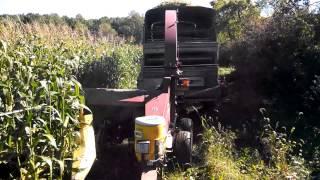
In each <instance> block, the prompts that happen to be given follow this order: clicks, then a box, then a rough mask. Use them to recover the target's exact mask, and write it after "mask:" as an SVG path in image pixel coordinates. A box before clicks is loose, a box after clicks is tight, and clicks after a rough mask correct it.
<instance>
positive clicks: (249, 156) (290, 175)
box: [165, 118, 310, 180]
mask: <svg viewBox="0 0 320 180" xmlns="http://www.w3.org/2000/svg"><path fill="white" fill-rule="evenodd" d="M263 121H268V118H265V119H264V120H263ZM269 122H270V121H269ZM269 122H267V123H266V124H265V127H266V128H265V129H264V130H263V131H262V132H261V136H262V137H263V139H267V140H268V141H267V142H268V143H267V144H266V147H270V153H271V154H270V157H271V160H270V161H269V162H268V161H266V160H265V158H263V152H262V151H261V150H259V149H258V148H257V147H241V148H239V147H238V148H237V147H236V146H235V144H234V142H235V140H236V139H237V138H238V135H237V134H236V133H235V132H234V131H231V130H228V129H224V128H223V127H222V126H221V125H220V124H219V125H218V127H211V126H205V130H204V132H203V134H202V142H201V143H200V144H199V145H198V146H197V147H196V148H195V152H194V155H195V159H200V161H197V162H195V164H194V166H193V167H192V168H189V169H187V170H186V171H183V170H181V169H179V168H177V169H176V170H175V171H174V172H168V173H167V174H166V177H165V179H170V180H171V179H174V180H183V179H218V180H220V179H228V180H229V179H230V180H239V179H240V180H241V179H243V180H250V179H252V180H254V179H307V178H310V170H309V169H308V168H307V165H306V162H305V161H304V160H303V158H302V157H301V156H300V155H297V154H295V153H294V151H293V150H294V149H296V148H297V146H296V145H297V143H296V142H294V141H292V140H290V138H289V136H287V137H284V136H283V134H282V133H279V132H278V131H277V130H276V129H274V128H272V127H271V125H270V123H269ZM269 125H270V126H269ZM289 134H290V132H289V133H288V135H289Z"/></svg>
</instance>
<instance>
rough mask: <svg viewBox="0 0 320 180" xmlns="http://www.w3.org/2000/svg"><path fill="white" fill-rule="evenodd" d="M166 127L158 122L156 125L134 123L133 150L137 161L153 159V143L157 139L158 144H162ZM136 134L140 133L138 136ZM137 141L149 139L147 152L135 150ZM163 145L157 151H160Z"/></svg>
mask: <svg viewBox="0 0 320 180" xmlns="http://www.w3.org/2000/svg"><path fill="white" fill-rule="evenodd" d="M166 133H167V131H166V127H165V125H164V123H161V124H158V125H146V124H139V123H137V122H136V123H135V152H136V157H137V160H138V161H142V160H144V161H146V160H155V158H156V156H155V153H157V152H155V144H156V141H158V142H159V143H160V144H162V145H163V144H164V141H165V137H166ZM137 134H140V137H139V136H137ZM139 141H150V145H149V152H148V154H144V157H142V156H143V154H141V153H138V152H137V151H136V145H137V143H138V142H139ZM161 148H163V146H161V147H160V148H159V151H160V153H161V151H162V149H161Z"/></svg>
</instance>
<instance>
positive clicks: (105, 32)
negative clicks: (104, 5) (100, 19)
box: [99, 22, 117, 36]
mask: <svg viewBox="0 0 320 180" xmlns="http://www.w3.org/2000/svg"><path fill="white" fill-rule="evenodd" d="M99 35H101V36H115V35H117V31H116V30H114V29H113V28H112V26H111V24H110V23H106V22H104V23H101V24H100V25H99Z"/></svg>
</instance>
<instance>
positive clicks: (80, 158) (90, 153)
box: [72, 110, 96, 180]
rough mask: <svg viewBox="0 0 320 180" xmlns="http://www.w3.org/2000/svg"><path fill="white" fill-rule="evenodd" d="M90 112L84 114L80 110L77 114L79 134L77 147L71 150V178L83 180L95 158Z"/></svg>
mask: <svg viewBox="0 0 320 180" xmlns="http://www.w3.org/2000/svg"><path fill="white" fill-rule="evenodd" d="M92 120H93V116H92V114H88V115H84V113H83V110H81V112H80V115H79V121H80V134H79V136H80V137H79V141H78V145H79V146H78V148H77V149H76V150H75V151H74V152H73V163H72V179H73V180H83V179H85V177H86V176H87V175H88V173H89V171H90V169H91V167H92V164H93V162H94V160H95V158H96V146H95V138H94V130H93V127H92V125H91V123H92Z"/></svg>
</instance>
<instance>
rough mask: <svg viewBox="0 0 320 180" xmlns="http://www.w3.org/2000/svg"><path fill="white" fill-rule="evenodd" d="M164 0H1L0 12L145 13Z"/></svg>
mask: <svg viewBox="0 0 320 180" xmlns="http://www.w3.org/2000/svg"><path fill="white" fill-rule="evenodd" d="M162 1H163V0H0V14H27V13H39V14H50V13H57V14H59V15H60V16H63V15H67V16H69V17H75V16H76V15H77V14H81V15H82V16H83V17H84V18H86V19H93V18H100V17H103V16H108V17H123V16H127V15H128V14H129V12H130V11H132V10H134V11H137V12H138V13H140V14H144V13H145V12H146V11H147V10H148V9H151V8H153V7H155V6H157V5H159V4H160V3H161V2H162ZM188 1H189V2H191V3H192V4H193V5H200V6H205V7H210V4H209V2H210V0H188Z"/></svg>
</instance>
